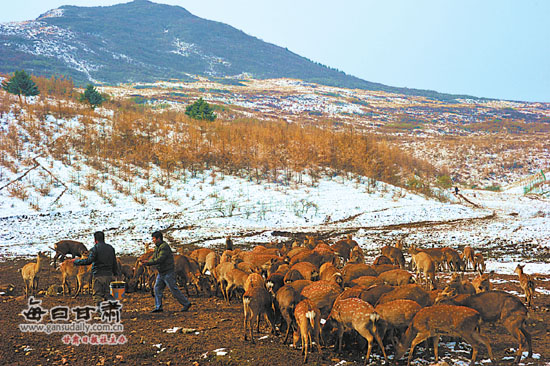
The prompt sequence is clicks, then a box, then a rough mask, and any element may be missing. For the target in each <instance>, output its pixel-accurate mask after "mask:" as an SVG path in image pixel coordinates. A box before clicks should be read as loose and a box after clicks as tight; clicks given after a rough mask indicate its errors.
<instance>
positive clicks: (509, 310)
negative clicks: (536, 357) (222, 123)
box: [435, 290, 533, 364]
mask: <svg viewBox="0 0 550 366" xmlns="http://www.w3.org/2000/svg"><path fill="white" fill-rule="evenodd" d="M435 303H436V304H453V305H461V306H467V307H469V308H472V309H475V310H477V311H478V312H479V313H480V314H481V318H482V319H483V321H484V322H496V321H499V320H500V322H502V324H503V325H504V327H505V328H506V329H507V330H508V332H509V333H510V334H511V335H513V336H514V337H515V338H516V340H517V342H518V350H517V352H516V358H515V363H516V364H517V363H519V362H520V360H521V356H522V353H523V345H524V344H525V343H527V347H528V352H529V353H528V356H527V357H531V356H532V355H533V348H532V342H531V335H530V334H529V332H528V331H527V329H525V326H526V324H525V323H526V320H527V316H528V310H527V308H526V307H525V305H524V304H523V303H522V302H521V300H520V299H519V298H518V297H517V296H515V295H512V294H509V293H507V292H504V291H495V290H492V291H485V292H481V293H479V294H475V295H456V292H455V291H454V290H450V291H445V290H444V291H443V292H442V293H440V294H439V296H438V297H437V298H436V299H435Z"/></svg>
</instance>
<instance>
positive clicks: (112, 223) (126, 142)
mask: <svg viewBox="0 0 550 366" xmlns="http://www.w3.org/2000/svg"><path fill="white" fill-rule="evenodd" d="M36 80H37V82H38V84H39V86H40V88H41V89H42V90H43V91H44V93H43V94H42V95H41V96H40V97H38V98H33V99H30V100H29V101H28V103H27V104H25V105H19V104H18V102H17V97H15V96H11V95H8V94H6V93H5V92H3V91H0V106H1V107H2V108H1V109H0V164H1V168H2V169H1V174H0V197H1V198H2V199H1V205H0V227H2V233H3V234H2V238H1V239H2V240H1V245H0V255H1V256H12V255H22V254H24V253H29V254H30V253H34V252H35V251H36V250H37V248H42V247H44V246H46V247H44V249H46V248H47V246H48V245H49V244H48V243H51V242H52V240H55V238H59V239H61V238H68V237H69V238H75V239H82V240H85V239H86V238H87V237H89V235H90V233H91V232H93V231H94V230H96V229H97V228H103V229H105V230H106V231H108V233H109V235H112V237H113V238H116V240H118V241H121V242H123V243H125V244H124V245H123V246H121V247H120V249H121V250H122V251H123V252H125V253H137V252H139V250H140V248H141V245H142V243H143V240H145V238H146V237H147V234H148V233H149V232H150V231H151V230H153V229H155V228H161V229H163V230H164V231H165V233H166V234H167V236H168V237H169V238H170V240H171V242H172V243H177V244H178V245H200V246H215V245H218V244H219V243H220V242H222V241H223V238H224V237H225V236H226V235H228V234H229V235H232V236H235V237H237V238H239V239H238V240H239V242H240V243H242V244H245V243H246V244H248V243H265V242H269V241H271V240H274V239H278V240H290V238H291V237H293V236H301V235H304V233H317V234H320V235H326V236H327V237H336V236H339V235H343V234H344V233H348V232H352V233H354V235H355V236H357V238H358V240H359V241H360V243H361V245H362V246H363V247H364V248H365V249H366V250H369V251H370V250H372V251H373V253H374V252H375V251H376V248H377V247H378V246H379V245H380V244H382V243H385V242H387V241H391V240H394V239H395V238H396V237H406V238H407V241H408V242H410V243H418V244H422V243H424V242H425V241H426V240H428V241H429V242H432V243H439V244H445V245H455V244H456V243H457V240H459V242H460V243H459V244H460V245H461V246H463V245H465V244H466V243H468V244H470V245H472V246H475V247H480V248H483V250H485V251H486V252H485V253H484V254H486V255H487V257H488V258H495V259H498V258H499V257H500V256H502V255H505V257H503V258H504V259H506V261H510V260H512V259H513V258H514V257H510V256H514V255H515V254H514V251H513V250H514V249H513V248H515V245H517V244H518V243H522V245H525V247H524V250H523V252H524V254H523V255H526V256H528V257H529V258H530V259H532V260H533V261H535V262H538V261H539V260H540V259H541V258H544V256H545V255H546V254H545V251H544V250H542V251H541V250H539V249H541V248H545V247H546V246H547V243H548V235H549V234H548V229H549V228H550V225H548V217H550V214H549V213H548V207H549V206H548V204H547V197H546V198H544V196H542V197H538V199H529V198H528V197H524V196H523V195H522V190H521V188H522V187H521V185H517V186H516V187H515V188H514V187H513V189H510V190H508V189H507V190H503V191H502V192H491V191H487V190H469V189H467V188H468V187H467V186H466V185H464V184H463V185H461V186H460V187H461V192H462V194H463V196H464V197H467V199H468V201H466V200H462V199H460V197H457V196H454V195H452V194H451V192H450V190H449V189H446V188H445V187H448V186H446V184H449V183H450V182H449V181H445V180H443V179H442V178H445V175H441V174H444V172H445V171H444V170H438V169H436V168H434V166H433V165H432V163H433V164H436V165H442V166H445V165H447V164H449V166H448V167H447V168H446V169H447V170H451V171H454V169H457V170H456V172H463V173H464V172H470V173H471V174H472V179H473V182H477V183H478V184H482V183H483V182H485V181H486V180H485V179H489V178H492V176H493V174H492V169H493V166H494V167H495V168H494V169H497V168H499V164H498V163H499V162H501V161H502V160H501V159H495V158H494V155H495V151H496V152H497V154H501V153H502V151H500V150H499V149H507V148H514V149H516V150H515V151H520V152H521V153H522V154H523V155H524V156H523V159H524V160H518V161H525V162H528V161H529V162H532V163H533V164H532V167H529V166H527V164H526V166H525V167H518V168H517V169H514V170H511V171H507V168H506V167H504V168H502V167H500V168H499V169H501V170H498V171H499V172H503V173H505V174H503V175H502V177H500V178H499V179H500V180H498V181H493V182H498V183H499V184H500V185H501V186H504V185H506V184H507V183H513V182H514V181H520V180H519V178H520V177H522V176H523V178H525V176H526V175H530V174H532V173H533V172H535V171H536V169H540V168H545V169H547V167H548V163H549V162H548V155H547V154H545V153H544V152H545V151H546V150H545V149H546V146H547V142H542V140H540V139H541V138H542V137H539V136H538V132H536V131H535V132H529V131H528V130H526V131H524V133H522V134H518V135H517V136H514V135H510V134H508V135H502V134H498V135H496V136H495V135H494V134H493V133H492V132H491V131H485V130H481V131H482V132H483V133H481V134H479V135H477V136H461V135H462V134H463V131H462V132H461V129H460V128H458V127H457V131H458V132H457V131H455V130H454V129H450V130H440V129H438V128H435V127H434V126H433V125H431V124H429V123H428V122H426V125H427V128H426V130H425V131H424V132H423V135H421V136H419V135H417V132H416V131H415V130H413V131H408V130H407V129H401V130H399V132H393V133H392V132H390V131H394V130H386V131H385V132H383V131H384V130H383V129H382V128H379V129H378V132H377V133H372V132H370V133H369V132H366V131H364V130H363V129H361V128H360V126H361V124H360V123H358V121H357V120H356V121H352V120H344V119H340V122H339V123H335V122H337V121H338V120H339V118H340V117H339V116H344V115H345V114H346V113H347V112H345V111H346V109H345V108H344V107H345V101H346V100H349V99H350V98H352V96H353V98H365V99H366V100H369V101H370V102H369V104H368V105H369V106H373V107H376V108H377V110H378V111H379V112H377V114H378V115H379V116H380V117H383V116H385V117H384V118H385V119H386V120H389V119H391V118H392V116H394V112H392V111H393V109H394V108H395V109H400V108H401V107H400V106H401V105H402V104H403V103H405V102H406V100H407V99H405V98H404V97H403V96H401V97H397V98H396V99H392V98H391V96H389V95H383V94H381V93H380V92H376V93H374V92H373V93H374V94H370V95H369V94H367V95H363V94H352V93H354V92H353V91H349V90H345V89H330V91H329V90H327V89H323V87H320V86H319V89H320V90H322V92H323V93H325V94H327V95H325V96H326V97H329V100H328V101H324V102H321V101H322V100H323V99H319V103H320V105H318V106H317V107H315V108H314V109H315V110H319V111H333V112H334V113H335V114H334V115H329V114H325V112H322V113H321V115H320V116H316V117H317V118H318V119H319V120H317V121H314V120H310V119H305V118H304V119H302V116H303V115H304V114H303V113H301V112H299V111H300V108H299V107H300V106H302V105H303V103H305V102H306V101H309V102H311V101H312V100H315V99H312V98H309V99H305V100H304V99H300V98H299V97H298V96H300V95H302V96H303V95H304V93H303V92H302V91H303V90H302V89H300V88H301V87H302V86H300V85H294V87H290V86H289V85H291V84H292V83H291V81H284V80H278V81H271V82H270V84H269V85H270V87H269V88H268V90H269V91H270V92H271V93H272V95H271V96H270V97H268V96H265V95H263V94H262V93H259V92H258V91H257V90H256V92H255V93H253V94H250V95H246V98H245V95H244V94H242V90H241V93H238V92H237V91H236V90H233V89H232V92H230V93H228V92H225V93H221V92H220V90H221V89H220V88H221V86H220V85H217V88H213V89H216V90H218V91H217V92H216V93H218V94H222V95H225V98H226V100H225V102H226V103H227V104H222V103H221V102H220V101H218V102H217V103H218V104H216V105H215V107H216V111H217V113H218V115H219V117H218V120H216V121H215V122H200V121H195V120H191V119H189V118H188V117H186V116H185V115H184V114H183V113H182V112H181V110H182V108H183V107H184V106H185V105H186V104H185V102H184V100H190V99H193V98H194V97H193V96H194V95H196V94H202V93H204V86H205V85H206V84H204V83H199V84H198V85H194V84H188V85H187V87H189V89H186V90H185V92H183V91H182V89H178V88H180V86H181V84H180V85H179V86H178V85H177V84H176V85H172V88H171V89H167V84H166V85H165V84H162V87H161V84H159V85H157V87H147V88H138V89H136V88H129V87H119V88H104V89H103V90H107V91H109V93H110V94H111V98H112V100H111V101H110V102H109V103H107V104H106V105H105V106H104V108H98V109H96V110H95V111H92V110H91V109H89V108H87V107H86V106H84V105H82V104H77V103H75V99H74V97H71V95H73V94H74V91H72V90H70V88H69V90H66V91H64V92H62V93H61V92H60V93H59V95H57V96H54V95H52V94H51V93H50V94H48V92H45V91H46V90H60V89H62V88H60V87H59V86H60V85H59V84H64V83H65V82H63V81H51V80H45V79H41V78H38V79H36ZM48 83H49V84H48ZM260 84H261V83H260ZM275 84H278V85H279V86H280V88H279V89H276V88H274V87H273V85H275ZM252 86H253V85H251V86H250V87H251V89H252ZM255 87H258V85H256V86H255ZM231 88H233V87H231ZM241 88H243V87H241ZM293 88H298V89H293ZM201 89H203V90H202V91H201ZM138 92H139V93H140V94H139V97H138V96H136V94H135V93H138ZM64 93H65V94H64ZM170 93H179V94H178V95H174V98H173V99H170V98H168V99H164V96H169V95H170ZM278 93H279V94H278ZM331 93H332V94H331ZM180 94H185V97H182V96H181V95H180ZM214 94H215V93H213V94H212V95H210V93H209V94H207V95H208V98H209V99H210V98H213V95H214ZM218 94H215V95H218ZM335 95H345V98H344V97H342V99H339V101H338V103H340V104H336V105H338V106H339V107H342V108H344V109H343V111H344V112H342V110H338V109H333V108H332V107H331V106H333V105H334V104H333V102H335V101H334V100H333V99H332V98H336V97H335ZM254 96H255V97H254ZM273 96H276V97H273ZM320 96H323V95H320ZM232 98H234V99H232ZM243 98H244V99H246V100H248V102H247V104H246V105H247V107H246V108H245V107H244V106H237V105H235V104H232V103H231V101H232V100H241V99H243ZM369 98H370V99H369ZM266 101H269V103H270V104H271V107H274V106H277V105H279V103H280V104H281V105H280V106H279V107H278V108H279V110H280V116H279V118H280V119H285V118H288V119H294V120H295V122H293V123H290V122H285V121H281V120H274V119H273V118H272V117H270V116H269V114H267V115H266V114H264V113H262V112H261V110H260V108H259V107H260V105H262V103H264V104H265V103H266ZM290 101H293V102H292V103H290ZM422 102H423V101H422V100H418V101H415V100H412V99H411V100H409V101H408V104H410V105H414V104H415V103H422ZM424 102H425V101H424ZM243 105H245V103H243ZM465 105H467V103H466V104H464V106H465ZM359 106H363V105H361V104H359ZM505 106H507V107H506V108H508V107H509V104H505ZM436 107H437V106H433V108H436ZM447 107H448V106H447ZM447 107H445V106H439V107H437V108H447ZM520 107H521V108H523V109H524V110H530V111H532V112H537V113H536V114H535V116H538V115H544V112H545V109H544V108H541V106H538V109H537V108H535V107H536V106H535V105H525V106H520V105H517V106H516V108H518V109H519V108H520ZM454 108H456V109H457V110H461V108H459V107H457V106H455V107H454ZM492 108H495V112H494V113H497V112H498V110H499V108H498V105H493V106H492ZM384 111H385V113H386V114H385V115H384V114H383V112H384ZM339 113H343V114H342V115H340V114H339ZM308 115H309V117H314V116H313V115H310V114H308ZM468 115H469V114H468V113H465V114H464V116H466V119H467V116H468ZM461 116H462V115H461ZM264 117H265V118H264ZM329 117H331V118H333V120H331V119H329ZM342 121H345V122H342ZM321 122H322V123H321ZM353 123H356V125H355V126H356V128H353V127H352V126H354V125H353ZM518 123H519V122H518ZM521 123H523V124H525V125H526V126H529V124H530V123H533V122H527V121H524V122H521ZM317 125H318V126H317ZM535 125H536V124H535ZM543 125H544V124H541V125H536V126H539V127H540V126H543ZM382 127H383V125H382ZM428 127H429V128H428ZM543 135H544V134H543ZM446 139H452V141H454V142H453V143H454V145H452V144H450V143H445V141H446ZM476 139H479V140H476ZM506 139H508V140H510V142H509V143H508V145H503V146H500V147H495V146H491V145H489V143H488V142H490V141H492V142H493V145H495V144H494V142H495V141H499V143H500V141H504V140H506ZM520 140H521V141H524V143H529V142H530V141H531V142H532V143H531V145H532V147H533V149H527V148H525V146H526V145H524V144H520V143H519V141H520ZM407 141H408V143H409V144H411V145H410V146H411V147H412V148H411V150H412V152H411V153H407V152H405V151H403V150H402V149H400V148H399V147H398V146H399V145H401V144H402V143H403V142H407ZM480 141H487V143H484V144H481V143H480ZM426 142H429V144H428V143H426ZM472 142H474V144H472ZM539 143H540V146H537V144H539ZM439 144H441V146H442V147H445V148H446V149H460V147H461V146H462V147H464V146H466V145H468V149H469V153H468V154H467V155H466V156H465V157H460V161H459V163H461V162H465V163H466V164H465V165H464V166H459V165H456V163H455V165H453V161H454V160H457V158H458V157H453V156H449V155H448V154H446V153H444V151H442V150H441V149H440V148H439V146H440V145H439ZM476 144H479V145H480V146H476ZM495 149H496V150H495ZM415 155H426V159H425V160H420V159H417V158H415ZM465 158H467V160H464V159H465ZM490 164H493V165H490ZM474 171H478V172H479V174H480V175H479V176H477V174H478V173H474ZM546 171H547V170H546ZM456 172H455V173H453V174H457V173H456ZM474 174H476V175H474ZM446 179H447V180H448V179H449V177H448V176H446ZM489 182H491V180H489ZM520 182H521V181H520ZM499 189H500V187H499ZM426 194H430V196H431V197H434V196H435V197H438V199H435V198H430V197H429V196H426ZM472 203H473V204H472ZM14 250H16V251H15V252H14ZM541 256H542V257H541ZM491 265H493V266H498V265H499V262H495V263H494V264H491Z"/></svg>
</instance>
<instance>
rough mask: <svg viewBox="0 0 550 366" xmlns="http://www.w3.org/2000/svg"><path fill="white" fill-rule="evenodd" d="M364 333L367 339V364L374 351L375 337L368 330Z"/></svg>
mask: <svg viewBox="0 0 550 366" xmlns="http://www.w3.org/2000/svg"><path fill="white" fill-rule="evenodd" d="M364 333H365V334H364V336H365V338H366V339H367V354H366V356H365V365H367V364H368V362H369V357H370V353H371V351H372V341H373V340H374V337H373V336H372V334H370V332H368V331H367V332H364Z"/></svg>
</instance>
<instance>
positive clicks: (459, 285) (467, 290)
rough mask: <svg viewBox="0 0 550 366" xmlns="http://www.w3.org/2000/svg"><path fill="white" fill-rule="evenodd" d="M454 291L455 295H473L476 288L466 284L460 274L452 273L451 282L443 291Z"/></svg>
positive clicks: (466, 281) (468, 283)
mask: <svg viewBox="0 0 550 366" xmlns="http://www.w3.org/2000/svg"><path fill="white" fill-rule="evenodd" d="M451 288H452V289H454V290H456V293H457V294H470V295H472V294H475V293H476V288H475V286H474V285H473V284H472V283H470V282H468V280H465V279H463V277H462V275H461V274H458V273H453V275H452V276H451V280H450V281H449V284H448V285H447V287H445V289H446V290H447V291H449V289H451Z"/></svg>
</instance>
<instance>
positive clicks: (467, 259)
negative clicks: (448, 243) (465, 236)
mask: <svg viewBox="0 0 550 366" xmlns="http://www.w3.org/2000/svg"><path fill="white" fill-rule="evenodd" d="M474 257H475V252H474V250H473V249H472V247H471V246H469V245H467V246H465V247H464V251H463V252H462V260H463V261H464V269H465V270H466V269H468V264H471V265H472V269H474V270H475V264H474V263H475V259H474Z"/></svg>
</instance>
